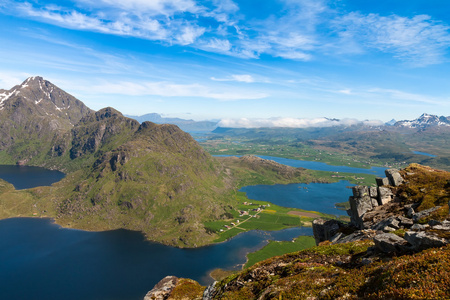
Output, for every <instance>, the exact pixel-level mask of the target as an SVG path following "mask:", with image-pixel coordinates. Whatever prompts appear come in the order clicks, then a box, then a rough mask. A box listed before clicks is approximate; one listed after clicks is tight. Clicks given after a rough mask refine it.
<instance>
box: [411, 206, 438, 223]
mask: <svg viewBox="0 0 450 300" xmlns="http://www.w3.org/2000/svg"><path fill="white" fill-rule="evenodd" d="M439 208H441V206H435V207H432V208H429V209H426V210H423V211H421V212H418V213H415V214H414V215H413V217H412V218H413V220H414V222H419V221H420V220H422V219H425V218H426V217H428V216H429V215H431V214H432V213H433V212H435V211H436V210H438V209H439Z"/></svg>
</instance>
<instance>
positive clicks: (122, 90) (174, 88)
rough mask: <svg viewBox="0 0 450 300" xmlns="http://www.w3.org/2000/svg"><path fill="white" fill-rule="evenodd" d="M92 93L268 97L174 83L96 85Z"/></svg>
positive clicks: (244, 98)
mask: <svg viewBox="0 0 450 300" xmlns="http://www.w3.org/2000/svg"><path fill="white" fill-rule="evenodd" d="M89 91H91V92H98V93H101V94H119V95H129V96H145V95H153V96H162V97H185V98H188V97H201V98H209V99H215V100H220V101H235V100H255V99H262V98H265V97H267V96H268V95H267V94H265V93H260V92H252V91H245V90H244V91H237V90H235V91H233V92H230V91H221V90H219V89H217V88H214V89H213V88H210V87H207V86H204V85H201V84H177V83H173V82H142V83H136V82H125V81H124V82H116V83H111V82H108V83H103V84H99V85H94V86H93V87H90V88H89Z"/></svg>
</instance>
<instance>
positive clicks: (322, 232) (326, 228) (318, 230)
mask: <svg viewBox="0 0 450 300" xmlns="http://www.w3.org/2000/svg"><path fill="white" fill-rule="evenodd" d="M342 227H344V223H342V222H341V221H338V220H328V221H325V220H324V219H315V220H314V221H313V232H314V238H315V240H316V244H319V243H320V242H323V241H328V240H333V239H335V238H338V237H339V236H340V235H339V233H340V232H339V230H340V229H341V228H342Z"/></svg>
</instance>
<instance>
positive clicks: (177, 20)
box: [0, 0, 450, 66]
mask: <svg viewBox="0 0 450 300" xmlns="http://www.w3.org/2000/svg"><path fill="white" fill-rule="evenodd" d="M3 3H4V4H3V5H2V6H0V8H1V9H2V11H3V12H7V13H9V14H14V15H19V16H22V17H26V18H32V19H36V20H39V21H42V22H46V23H51V24H54V25H57V26H61V27H65V28H70V29H75V30H87V31H95V32H101V33H104V34H113V35H120V36H133V37H137V38H142V39H148V40H153V41H158V42H161V43H163V44H165V45H167V46H170V45H183V46H189V47H193V48H196V49H201V50H204V51H208V52H214V53H220V54H225V55H229V56H235V57H240V58H246V59H249V58H250V59H257V58H260V57H261V56H262V55H270V56H272V57H280V58H284V59H289V60H299V61H310V60H313V59H314V58H315V57H318V56H320V55H331V56H337V55H342V54H349V53H350V54H354V53H359V54H364V53H365V52H372V51H379V52H383V53H389V54H390V55H391V56H393V57H395V58H396V59H398V60H400V61H404V62H408V63H409V64H411V65H413V66H426V65H430V64H437V63H441V62H443V61H444V60H445V56H446V54H447V53H448V49H449V48H450V27H449V25H448V24H444V23H442V22H440V21H439V20H434V19H432V18H431V17H430V16H427V15H413V16H399V15H395V14H392V15H388V16H383V15H380V14H373V13H372V14H363V13H361V12H345V10H339V9H332V8H330V1H326V0H280V3H281V4H282V6H283V8H282V9H281V10H279V11H274V12H273V13H272V14H271V15H270V16H269V17H267V16H265V17H264V18H262V19H258V18H248V19H247V18H246V16H244V15H242V14H243V13H244V12H242V11H240V8H239V5H238V4H236V3H235V2H234V1H232V0H210V1H197V0H153V1H148V0H128V1H122V0H75V3H76V5H75V6H72V7H63V6H59V5H52V4H46V5H42V4H40V2H38V1H33V2H18V1H14V0H3ZM337 5H339V4H337Z"/></svg>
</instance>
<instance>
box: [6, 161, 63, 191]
mask: <svg viewBox="0 0 450 300" xmlns="http://www.w3.org/2000/svg"><path fill="white" fill-rule="evenodd" d="M64 176H65V175H64V173H62V172H59V171H54V170H48V169H44V168H40V167H29V166H7V165H0V178H1V179H3V180H5V181H7V182H9V183H11V184H12V185H14V187H15V188H16V189H17V190H22V189H29V188H33V187H37V186H49V185H52V183H55V182H58V181H60V180H61V179H63V178H64Z"/></svg>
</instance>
